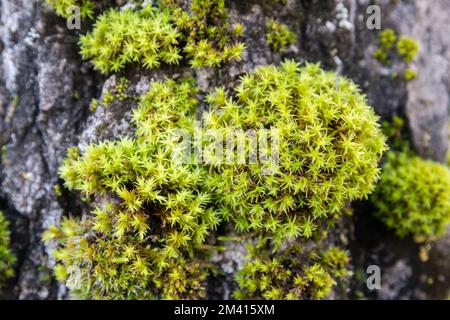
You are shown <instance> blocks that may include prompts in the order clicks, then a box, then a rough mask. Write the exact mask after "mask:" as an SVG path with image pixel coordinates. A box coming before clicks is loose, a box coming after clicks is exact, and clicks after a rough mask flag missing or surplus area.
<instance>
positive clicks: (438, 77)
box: [0, 0, 450, 299]
mask: <svg viewBox="0 0 450 320" xmlns="http://www.w3.org/2000/svg"><path fill="white" fill-rule="evenodd" d="M270 3H271V1H263V0H248V1H232V0H230V1H227V5H228V6H229V7H230V10H231V12H230V13H231V19H232V20H233V21H240V22H242V23H244V25H245V26H246V30H247V32H246V36H245V37H246V38H245V42H246V43H247V51H246V53H245V55H244V57H243V59H242V61H241V62H239V63H232V64H228V65H225V66H223V67H221V68H219V69H206V68H202V69H196V70H192V69H191V68H189V67H188V66H180V67H177V68H162V69H160V70H158V71H154V72H150V71H143V70H141V69H139V68H137V67H129V68H128V69H127V70H126V72H125V73H124V74H125V75H126V76H127V78H128V79H130V87H129V89H128V90H129V91H130V92H133V93H142V92H145V90H146V89H148V87H149V83H150V81H151V80H155V79H165V78H169V77H177V76H179V75H181V74H186V73H191V74H193V75H195V76H196V78H197V80H198V83H199V85H200V87H201V89H202V91H203V92H207V91H208V90H209V89H211V88H213V87H215V86H217V85H222V86H227V87H232V86H233V85H234V84H235V83H236V81H237V80H238V79H239V76H240V75H242V74H243V73H245V72H247V71H250V70H251V69H253V68H254V67H255V66H257V65H262V64H268V63H278V62H280V61H281V60H282V59H283V58H285V57H290V58H295V59H296V60H298V61H314V62H321V63H322V65H323V66H324V67H325V68H327V69H332V70H337V71H338V72H340V73H342V74H343V75H346V76H348V77H350V78H352V79H353V80H355V81H356V82H357V83H358V84H359V85H360V86H361V88H362V90H363V91H364V92H365V93H366V94H367V96H368V99H369V102H370V104H371V105H372V106H373V107H374V108H375V110H376V111H377V112H378V113H379V114H380V115H381V116H383V117H385V118H389V117H391V116H393V115H402V116H404V117H406V119H407V120H408V125H409V129H410V132H411V139H412V141H413V144H414V147H415V149H416V150H417V151H418V152H419V153H420V154H421V155H422V156H424V157H430V158H433V159H435V160H439V161H444V160H445V156H446V152H447V147H448V110H449V104H450V103H449V101H450V100H449V99H450V79H449V74H450V73H449V71H450V70H449V66H450V64H449V63H450V49H449V48H450V33H449V32H448V29H447V28H446V25H447V21H448V17H449V16H450V3H449V1H448V0H434V1H425V0H404V1H396V0H379V1H375V3H376V4H378V5H380V7H381V9H382V27H383V28H386V27H393V28H395V29H396V30H398V31H400V32H402V33H405V34H410V35H412V36H413V37H415V38H416V39H418V40H419V41H420V42H421V44H422V50H421V53H420V56H419V58H418V60H417V62H416V63H415V68H416V69H417V71H418V74H419V77H418V79H417V80H415V81H412V82H409V83H405V82H403V81H401V80H394V79H392V77H391V75H390V73H389V70H387V68H385V67H383V66H382V65H381V64H380V63H378V62H377V61H376V60H375V59H373V58H372V53H373V51H374V50H375V48H376V47H377V34H378V33H377V31H376V30H369V29H368V28H367V26H366V18H367V13H366V10H367V6H368V5H369V4H371V3H373V2H371V1H368V0H343V1H340V0H289V1H288V4H287V5H286V6H283V5H273V4H270ZM339 3H342V4H343V5H344V6H345V7H346V8H347V10H348V18H347V19H345V21H342V19H341V18H340V17H339V16H337V14H336V13H337V11H336V8H337V6H338V4H339ZM270 17H277V18H280V19H282V21H283V22H284V23H286V24H288V25H289V26H290V27H291V29H292V30H293V31H295V32H296V33H297V35H298V39H297V40H298V41H297V44H296V45H293V46H291V47H290V48H289V50H288V51H287V53H286V54H284V55H283V56H281V55H280V54H277V53H274V52H273V51H272V50H271V49H270V47H269V46H268V45H267V43H266V41H265V34H264V25H265V23H266V20H267V19H268V18H270ZM83 28H85V26H83ZM78 35H79V34H78V32H76V31H71V30H68V29H67V28H66V23H65V21H64V19H61V18H57V17H56V16H55V14H54V12H53V11H52V10H51V9H50V8H49V7H47V6H45V5H44V4H43V1H39V0H0V55H1V58H0V146H3V148H2V158H1V164H0V185H1V187H0V210H1V211H3V212H4V213H5V214H6V215H7V217H8V218H9V219H10V220H11V221H12V232H13V239H12V241H13V245H14V251H15V252H16V253H17V255H18V257H19V259H18V260H19V262H18V263H17V266H16V277H15V278H14V279H12V280H11V281H9V283H8V284H7V286H6V288H5V289H4V290H3V291H0V297H3V298H20V299H54V298H64V297H66V296H67V295H66V292H65V289H64V288H63V287H62V286H60V285H58V284H57V282H56V281H55V280H54V279H53V277H52V272H51V268H52V265H53V263H54V261H53V260H52V258H51V257H50V255H49V253H50V251H51V249H52V248H51V247H46V246H45V245H44V244H43V243H42V242H41V234H42V232H43V231H44V230H45V228H46V227H47V226H48V225H49V224H51V223H57V222H58V221H59V220H60V219H61V217H62V216H63V215H68V214H81V213H82V212H83V210H85V209H84V205H83V204H82V203H81V201H80V200H79V199H78V198H77V196H76V195H74V194H71V193H68V192H63V194H62V195H61V196H58V195H57V194H56V192H55V185H56V184H58V183H59V182H60V181H59V178H58V167H59V164H60V162H61V160H62V159H63V158H64V156H65V152H66V150H67V148H68V147H71V146H75V145H79V146H81V147H83V146H84V145H86V144H87V143H90V142H96V141H100V140H103V139H114V138H117V137H119V136H124V135H131V134H132V132H133V130H132V128H131V127H130V123H129V118H130V109H131V108H132V107H133V103H131V102H127V103H126V104H123V103H117V102H114V103H112V104H111V105H109V106H108V107H107V108H104V107H103V106H99V107H98V108H97V109H96V111H95V112H89V104H90V101H91V100H92V99H93V98H98V97H99V96H101V94H102V92H105V90H106V89H107V88H108V87H110V86H112V85H113V84H114V82H115V81H117V80H118V75H113V76H110V77H108V78H104V77H102V76H100V75H99V74H98V73H96V72H95V71H94V70H93V68H92V66H91V65H90V64H89V63H88V62H84V61H82V60H81V58H80V56H79V55H78V46H77V40H78ZM369 212H370V208H369V206H368V205H367V204H359V205H357V206H356V214H355V216H354V218H353V219H348V220H345V221H343V222H342V224H341V226H340V228H341V229H342V230H341V231H343V232H344V233H345V234H346V235H347V237H346V238H347V239H345V241H344V243H346V245H347V246H348V249H349V250H350V251H351V252H352V256H353V262H352V263H353V265H354V268H355V271H356V270H358V269H360V270H363V271H364V270H365V268H366V267H367V266H368V265H370V264H378V265H380V267H381V270H382V289H381V290H379V291H376V292H371V293H369V292H367V293H366V294H367V295H368V296H369V297H373V298H379V299H398V298H445V297H447V295H448V288H449V287H450V270H449V266H448V263H447V262H448V255H449V252H450V236H446V237H444V238H442V239H441V240H439V241H437V242H436V243H435V244H434V246H433V248H432V249H431V251H430V258H429V260H428V262H426V263H424V262H421V260H420V259H419V257H418V253H419V248H418V246H417V245H414V244H412V242H411V241H408V240H399V239H398V238H395V237H393V236H392V235H391V233H390V232H388V231H387V230H385V229H384V227H382V226H381V225H380V224H378V223H377V222H376V221H373V220H372V218H370V216H369ZM340 241H341V242H342V239H341V240H340ZM240 250H242V248H230V250H229V253H228V254H225V255H224V256H220V257H216V259H217V262H218V263H221V264H223V265H224V266H228V267H230V268H235V267H236V266H237V265H238V263H239V257H240V256H241V255H242V254H239V252H240ZM230 252H235V253H236V254H230ZM430 279H433V282H434V285H433V286H431V285H429V284H430ZM229 280H230V279H225V280H224V284H223V288H222V289H221V290H219V293H211V297H225V298H228V297H229V290H230V285H231V284H230V281H229ZM364 283H365V282H364V281H363V280H361V279H358V277H355V278H354V280H353V281H352V285H351V286H350V289H349V290H347V292H336V293H335V294H334V295H333V297H336V298H339V297H341V298H342V297H354V296H355V295H356V294H357V292H358V291H360V290H362V291H364V290H365V289H364V288H365V285H364Z"/></svg>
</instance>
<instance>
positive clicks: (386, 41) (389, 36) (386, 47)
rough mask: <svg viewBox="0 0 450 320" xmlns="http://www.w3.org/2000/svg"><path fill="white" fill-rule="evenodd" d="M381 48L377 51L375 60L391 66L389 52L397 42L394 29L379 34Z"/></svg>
mask: <svg viewBox="0 0 450 320" xmlns="http://www.w3.org/2000/svg"><path fill="white" fill-rule="evenodd" d="M379 42H380V47H379V48H378V49H377V50H376V51H375V53H374V58H375V59H377V60H378V61H380V62H382V63H386V64H390V61H389V52H390V50H392V49H393V48H394V46H395V43H396V42H397V36H396V34H395V32H394V30H392V29H385V30H383V31H381V32H380V34H379Z"/></svg>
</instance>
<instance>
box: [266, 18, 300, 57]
mask: <svg viewBox="0 0 450 320" xmlns="http://www.w3.org/2000/svg"><path fill="white" fill-rule="evenodd" d="M266 39H267V42H268V43H269V44H270V45H271V47H272V48H273V49H274V50H275V51H278V52H284V51H286V49H287V48H288V47H289V46H290V45H292V44H294V43H295V41H296V34H295V33H294V32H292V31H291V30H289V28H288V26H286V25H285V24H283V23H281V22H279V21H277V20H275V19H270V20H269V22H267V24H266Z"/></svg>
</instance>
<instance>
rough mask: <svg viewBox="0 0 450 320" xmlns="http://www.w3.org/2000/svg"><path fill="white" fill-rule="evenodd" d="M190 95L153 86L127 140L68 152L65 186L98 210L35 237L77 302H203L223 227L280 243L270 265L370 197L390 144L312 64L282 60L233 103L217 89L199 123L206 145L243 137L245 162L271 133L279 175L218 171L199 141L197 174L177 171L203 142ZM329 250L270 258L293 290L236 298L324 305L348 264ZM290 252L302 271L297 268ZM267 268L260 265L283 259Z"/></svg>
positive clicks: (346, 90) (227, 166) (186, 83)
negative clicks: (189, 138)
mask: <svg viewBox="0 0 450 320" xmlns="http://www.w3.org/2000/svg"><path fill="white" fill-rule="evenodd" d="M198 93H199V92H198V89H197V88H196V86H195V84H194V83H193V80H192V79H185V80H183V81H181V82H180V83H178V82H175V81H172V80H169V81H166V82H162V83H160V82H153V83H152V84H151V89H150V90H149V91H148V92H147V93H146V94H145V95H144V96H143V97H142V98H141V101H140V104H139V106H138V107H137V108H136V109H135V110H133V123H134V125H135V132H134V136H133V138H122V139H120V140H118V141H104V142H100V143H97V144H92V145H89V146H87V147H86V148H85V149H84V150H81V151H80V150H78V149H76V148H74V149H71V150H69V156H68V158H67V159H66V160H64V162H63V164H62V166H61V168H60V175H61V178H62V179H63V180H64V182H65V186H66V187H67V188H69V189H71V190H77V191H80V192H81V193H82V194H83V195H84V196H85V197H86V198H91V200H92V202H93V207H94V208H95V209H94V210H93V211H92V212H91V213H90V214H88V215H86V216H85V217H84V218H83V219H81V220H74V219H68V220H65V221H63V222H62V224H61V226H59V227H56V226H52V227H50V228H49V230H48V231H47V232H46V233H45V235H44V239H45V240H46V241H50V240H56V241H57V243H59V248H58V249H57V250H56V251H55V257H56V259H57V261H58V265H57V266H56V267H55V274H56V277H57V278H58V279H59V280H60V281H64V282H65V283H66V284H67V286H68V287H69V288H70V289H71V292H72V293H73V294H74V295H75V296H76V297H82V298H98V299H147V298H149V299H150V298H152V299H153V298H163V299H169V298H170V299H172V298H174V299H175V298H176V299H182V298H200V297H202V296H203V295H204V292H205V279H206V277H207V275H208V272H209V263H208V262H207V261H208V258H207V257H208V254H209V253H210V249H211V246H209V245H205V244H206V241H207V237H208V236H209V235H210V234H211V231H212V230H214V229H215V228H216V227H217V226H218V225H219V223H220V222H221V221H223V220H229V221H231V222H233V223H234V225H235V226H236V228H237V229H238V230H239V231H241V232H248V231H252V232H253V231H254V233H253V235H254V234H255V233H256V234H257V235H258V236H261V237H264V238H266V239H268V240H270V241H272V240H275V241H274V242H271V245H272V244H275V245H276V247H275V250H274V251H273V252H274V254H275V253H276V251H277V249H279V248H280V245H281V244H282V243H283V242H285V240H287V239H289V238H291V239H295V238H311V237H313V235H314V236H318V235H323V234H325V233H326V232H325V230H326V226H327V225H332V224H333V222H334V221H335V219H336V218H337V217H338V216H339V215H340V213H341V212H342V209H343V208H344V206H345V204H346V202H347V201H351V200H354V199H359V198H362V197H365V196H367V194H369V193H370V192H371V191H372V189H373V187H374V183H375V182H376V181H377V179H378V174H379V169H378V168H377V163H378V161H379V159H380V157H381V154H382V153H383V151H384V150H385V138H384V136H383V135H382V134H381V131H380V127H379V125H378V123H377V120H378V118H377V117H376V115H375V114H374V112H373V110H372V109H371V108H370V107H368V106H367V103H366V100H365V98H364V96H363V95H361V94H360V93H359V90H358V88H357V86H356V85H355V84H354V83H353V82H351V81H349V80H347V79H345V78H340V77H338V76H337V75H336V74H335V73H333V72H326V71H323V70H322V69H321V68H320V67H319V66H318V65H312V64H310V65H306V66H305V67H299V65H298V64H297V63H295V62H292V61H286V62H284V63H283V64H282V65H281V66H280V67H276V66H273V65H271V66H264V67H259V68H257V69H256V70H255V71H254V72H252V73H250V74H248V75H246V76H244V77H243V78H242V79H241V81H240V84H239V85H238V86H237V88H236V89H235V92H233V94H230V93H227V92H226V91H225V90H224V89H220V88H219V89H217V90H216V91H215V92H213V93H211V94H210V95H208V96H207V98H206V102H207V104H209V106H210V107H211V110H210V112H207V113H206V114H204V118H203V125H204V127H203V128H202V130H201V131H202V133H207V132H208V131H209V130H218V131H220V132H224V131H225V132H228V133H229V132H233V133H236V132H238V133H239V132H241V133H242V135H241V136H240V137H239V138H243V139H244V142H246V143H245V147H244V154H243V155H244V156H245V158H246V159H249V156H251V155H252V152H253V151H254V150H252V149H251V148H250V143H249V142H250V140H251V139H252V136H251V135H247V133H248V130H250V131H251V130H255V131H257V130H265V129H267V130H272V128H276V130H275V131H276V132H278V133H279V137H278V138H279V151H280V153H279V159H278V160H279V162H278V163H277V164H271V163H267V162H259V163H246V162H244V163H240V162H235V161H232V162H231V163H229V162H215V159H216V155H215V154H213V153H209V152H207V150H208V147H210V146H211V145H210V143H211V142H212V141H211V140H209V139H208V138H204V137H203V139H202V142H201V145H200V147H204V148H205V149H203V154H202V155H203V159H202V160H203V162H202V163H198V162H196V159H195V157H194V158H192V157H191V158H189V161H186V162H188V163H180V162H179V161H177V159H176V158H174V157H173V156H174V154H175V155H176V154H178V152H179V151H180V148H182V147H185V145H184V144H183V143H182V142H184V135H183V134H184V133H185V132H188V133H189V134H194V133H196V132H197V131H198V128H197V127H196V109H197V106H198V105H199V100H198V97H197V96H198ZM180 130H182V132H183V133H181V132H180ZM241 133H239V134H241ZM258 134H259V133H258ZM197 147H198V145H195V144H194V146H192V145H190V146H189V148H191V150H190V151H194V149H196V148H197ZM274 148H275V147H274V146H273V145H271V146H270V147H269V149H270V153H271V156H272V153H274V152H275V149H274ZM183 151H184V150H183ZM259 151H261V145H260V146H259ZM228 152H234V149H233V150H227V152H226V153H227V154H228ZM192 153H194V155H195V152H192ZM192 153H191V155H192ZM262 158H264V157H262ZM262 158H261V154H259V160H264V159H262ZM192 160H194V161H192ZM266 169H271V170H268V171H269V173H268V172H267V171H266ZM239 236H243V237H245V236H250V237H251V236H252V234H251V233H247V234H240V235H239ZM208 243H209V242H208ZM207 248H209V249H207ZM212 249H214V246H212ZM294 251H295V250H294ZM296 252H297V251H296ZM333 252H334V251H333ZM333 252H331V251H330V252H328V251H326V252H325V253H323V254H322V253H320V252H319V251H317V257H318V258H317V259H316V258H314V257H312V256H311V255H308V256H306V255H304V254H303V253H299V254H297V253H298V252H297V253H291V252H290V251H289V252H288V251H285V250H279V251H278V253H277V254H282V256H281V258H280V259H281V260H280V261H283V262H282V263H281V264H279V265H275V266H274V270H276V272H279V273H280V275H282V276H283V277H284V278H283V280H282V281H283V283H286V282H287V283H289V282H290V281H294V280H296V281H297V283H295V286H294V285H289V286H288V287H287V289H286V290H288V291H286V292H282V293H281V294H278V293H277V292H276V291H270V292H269V291H267V292H266V291H264V292H256V291H254V290H253V291H249V290H250V289H249V288H248V287H247V284H246V282H245V281H246V280H242V281H244V282H243V284H242V292H243V293H242V295H244V296H246V295H247V294H248V295H253V296H257V295H261V296H263V297H265V298H276V297H283V298H294V297H306V298H323V297H324V296H326V295H327V294H328V292H329V290H330V288H331V286H332V285H333V284H334V282H335V280H336V279H337V277H338V274H341V273H343V272H344V271H343V269H342V266H341V262H342V261H344V260H346V258H345V257H344V256H343V255H342V254H340V253H339V254H338V252H337V251H336V252H334V253H333ZM283 254H285V255H283ZM293 254H295V257H296V258H298V259H300V258H301V257H302V256H303V257H305V260H301V259H300V260H298V261H297V260H295V259H294V260H292V259H291V258H289V257H290V256H292V255H293ZM263 256H265V257H266V258H267V256H266V255H263ZM319 256H320V257H319ZM266 258H264V259H263V262H261V264H265V263H266V262H267V263H269V264H272V263H273V261H274V259H278V258H277V257H275V256H271V257H269V258H267V259H266ZM306 258H308V260H306ZM258 259H259V257H258ZM252 261H253V260H252ZM252 261H251V262H250V263H249V267H248V268H251V269H252V270H253V269H254V268H255V267H254V266H252V263H253V262H252ZM255 261H257V259H255ZM303 261H306V262H305V265H304V264H302V263H303ZM309 261H311V263H309ZM333 261H334V262H333ZM256 263H257V262H256ZM258 268H259V267H258ZM258 268H257V269H258ZM255 270H256V269H255ZM265 270H266V269H263V270H259V271H258V272H266V271H265ZM290 270H293V271H290ZM291 274H292V275H294V276H295V278H291V276H290V275H291ZM254 276H255V277H256V278H257V277H259V274H258V273H255V275H254ZM277 281H278V280H276V279H275V280H274V282H273V283H272V282H271V283H272V287H271V289H272V288H277V287H278V286H279V285H280V284H279V283H278V282H277ZM298 288H302V289H301V290H304V291H302V292H300V291H299V290H300V289H298ZM262 290H265V289H262Z"/></svg>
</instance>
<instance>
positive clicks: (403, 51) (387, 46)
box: [373, 29, 420, 81]
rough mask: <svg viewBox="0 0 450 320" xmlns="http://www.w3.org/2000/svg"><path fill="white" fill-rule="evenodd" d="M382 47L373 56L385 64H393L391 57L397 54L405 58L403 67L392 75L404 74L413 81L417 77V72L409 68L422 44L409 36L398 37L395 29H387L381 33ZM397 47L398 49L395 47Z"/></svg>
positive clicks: (405, 77) (407, 79) (394, 76)
mask: <svg viewBox="0 0 450 320" xmlns="http://www.w3.org/2000/svg"><path fill="white" fill-rule="evenodd" d="M379 42H380V47H379V48H378V49H377V50H376V51H375V52H374V54H373V57H374V58H375V59H377V60H378V61H379V62H381V63H382V64H384V65H387V66H390V65H391V64H392V61H391V58H393V57H395V54H397V56H398V57H400V58H401V59H402V60H403V64H404V65H406V67H405V66H403V67H402V68H401V69H399V70H397V71H394V72H393V73H392V77H393V78H394V79H396V78H398V76H399V74H400V73H401V74H402V75H403V79H404V80H405V81H411V80H414V79H415V78H417V72H416V71H414V70H413V69H411V68H409V66H408V65H409V64H410V63H411V62H412V61H413V60H414V59H415V58H416V56H417V54H418V53H419V51H420V44H419V43H418V42H417V41H416V40H415V39H413V38H411V37H408V36H403V35H402V36H400V37H398V36H397V35H396V34H395V32H394V30H392V29H385V30H383V31H381V32H380V34H379ZM395 48H396V49H397V50H396V51H395V50H394V49H395Z"/></svg>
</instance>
